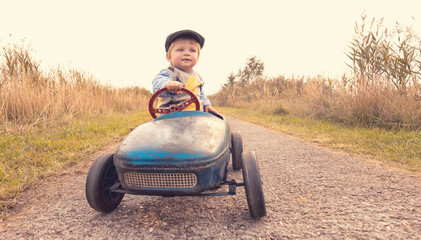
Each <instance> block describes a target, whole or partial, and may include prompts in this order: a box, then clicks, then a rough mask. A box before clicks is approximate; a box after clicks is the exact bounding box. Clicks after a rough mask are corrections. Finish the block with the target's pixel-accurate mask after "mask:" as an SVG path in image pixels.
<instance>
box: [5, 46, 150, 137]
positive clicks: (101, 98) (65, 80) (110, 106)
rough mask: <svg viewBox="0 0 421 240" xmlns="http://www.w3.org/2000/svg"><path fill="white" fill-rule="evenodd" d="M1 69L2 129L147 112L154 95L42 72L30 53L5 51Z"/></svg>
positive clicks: (90, 79) (68, 74)
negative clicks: (94, 116)
mask: <svg viewBox="0 0 421 240" xmlns="http://www.w3.org/2000/svg"><path fill="white" fill-rule="evenodd" d="M3 54H4V61H3V63H2V65H1V66H0V70H1V74H0V126H3V129H2V130H4V127H5V126H8V127H10V126H25V125H31V124H40V123H42V124H46V125H47V126H48V125H56V124H59V123H62V122H64V123H65V122H67V121H68V120H70V119H73V118H78V117H82V116H86V115H91V114H99V113H108V112H113V111H131V110H134V109H145V106H146V104H144V103H145V102H146V101H147V99H148V98H149V96H150V92H149V91H147V90H145V89H143V88H142V89H141V88H138V87H133V88H126V89H115V88H112V87H110V86H104V85H101V84H99V83H98V82H97V81H96V80H95V79H94V78H93V77H92V76H91V75H89V74H86V73H81V72H78V71H77V70H73V69H72V70H69V71H63V70H61V69H55V70H52V71H50V72H49V73H44V72H42V71H41V70H39V64H38V63H37V62H36V61H34V60H33V59H32V58H31V56H30V53H29V52H28V50H25V49H23V48H22V47H17V46H15V47H14V48H5V49H3Z"/></svg>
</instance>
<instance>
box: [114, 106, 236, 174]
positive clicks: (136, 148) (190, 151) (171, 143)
mask: <svg viewBox="0 0 421 240" xmlns="http://www.w3.org/2000/svg"><path fill="white" fill-rule="evenodd" d="M229 143H230V130H229V126H228V124H227V122H226V121H225V120H222V119H219V118H217V117H215V116H213V115H211V114H208V113H204V112H199V111H183V112H178V113H171V114H167V115H163V116H161V117H159V118H157V119H155V120H153V121H150V122H147V123H144V124H142V125H140V126H138V127H137V128H136V129H134V130H133V131H132V132H131V133H130V134H129V135H127V137H126V138H125V139H124V140H123V141H122V143H121V144H120V146H119V148H118V149H117V151H116V153H115V155H114V159H115V162H116V165H126V166H127V165H131V166H133V165H141V166H154V167H159V166H160V165H165V166H167V167H168V166H173V167H182V166H186V164H187V165H189V164H190V165H191V164H193V165H195V164H199V165H203V163H206V162H209V161H213V160H215V159H217V158H218V156H220V155H222V154H223V153H224V152H225V151H227V149H228V148H229V146H230V144H229Z"/></svg>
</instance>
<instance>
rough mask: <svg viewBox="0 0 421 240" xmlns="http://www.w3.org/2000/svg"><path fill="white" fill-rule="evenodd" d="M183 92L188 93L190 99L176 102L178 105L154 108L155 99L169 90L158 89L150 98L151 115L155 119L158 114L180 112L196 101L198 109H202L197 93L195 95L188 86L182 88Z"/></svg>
mask: <svg viewBox="0 0 421 240" xmlns="http://www.w3.org/2000/svg"><path fill="white" fill-rule="evenodd" d="M181 91H182V92H185V93H187V94H188V95H189V96H190V99H188V100H186V101H184V102H182V103H179V104H176V105H171V106H169V107H163V108H154V106H153V104H154V102H155V99H156V98H157V97H158V96H159V95H161V94H162V93H164V92H169V90H168V89H167V88H161V89H159V90H158V91H156V92H155V93H154V94H153V95H152V97H151V99H149V113H150V114H151V116H152V117H153V118H154V119H155V118H157V116H156V114H168V113H173V112H180V111H183V110H184V109H186V108H187V107H188V106H190V105H191V104H192V103H194V104H195V105H196V111H199V110H200V103H199V99H197V97H196V95H194V93H192V92H191V91H189V90H187V89H186V88H182V89H181Z"/></svg>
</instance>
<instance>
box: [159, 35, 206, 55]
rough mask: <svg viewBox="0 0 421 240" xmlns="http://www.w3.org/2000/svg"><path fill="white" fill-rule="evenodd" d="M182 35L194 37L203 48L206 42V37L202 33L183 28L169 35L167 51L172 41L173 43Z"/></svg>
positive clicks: (166, 45)
mask: <svg viewBox="0 0 421 240" xmlns="http://www.w3.org/2000/svg"><path fill="white" fill-rule="evenodd" d="M180 37H187V38H193V39H194V40H196V41H197V42H198V43H199V45H200V48H203V45H204V44H205V38H204V37H202V35H200V34H199V33H197V32H195V31H193V30H181V31H177V32H173V33H171V34H170V35H168V37H167V40H166V41H165V51H166V52H168V49H169V48H170V45H171V43H173V42H174V41H175V40H176V39H177V38H180Z"/></svg>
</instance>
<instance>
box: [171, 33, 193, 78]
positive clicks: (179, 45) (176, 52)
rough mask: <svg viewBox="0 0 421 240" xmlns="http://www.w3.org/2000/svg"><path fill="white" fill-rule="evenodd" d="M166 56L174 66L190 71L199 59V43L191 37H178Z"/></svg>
mask: <svg viewBox="0 0 421 240" xmlns="http://www.w3.org/2000/svg"><path fill="white" fill-rule="evenodd" d="M166 57H167V60H168V62H170V63H171V65H173V66H174V67H176V68H178V69H180V70H182V71H184V72H190V71H192V70H193V67H194V66H195V65H196V63H197V61H198V59H199V44H198V43H197V42H196V41H194V40H191V39H183V38H179V39H176V40H175V41H174V42H173V43H172V46H171V47H170V49H169V51H168V53H167V54H166Z"/></svg>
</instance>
